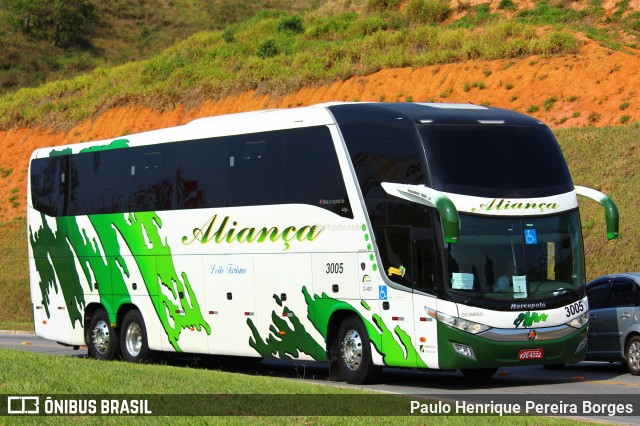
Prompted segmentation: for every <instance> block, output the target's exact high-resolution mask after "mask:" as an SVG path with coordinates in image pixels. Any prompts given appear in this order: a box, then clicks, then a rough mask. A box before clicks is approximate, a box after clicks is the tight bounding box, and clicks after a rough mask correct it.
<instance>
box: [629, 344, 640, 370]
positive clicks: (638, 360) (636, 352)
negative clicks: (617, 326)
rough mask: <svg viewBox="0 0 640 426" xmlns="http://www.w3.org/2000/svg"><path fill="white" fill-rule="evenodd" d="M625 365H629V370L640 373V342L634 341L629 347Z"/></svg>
mask: <svg viewBox="0 0 640 426" xmlns="http://www.w3.org/2000/svg"><path fill="white" fill-rule="evenodd" d="M627 364H628V365H629V370H632V371H640V342H638V341H634V342H631V344H630V345H629V350H628V351H627Z"/></svg>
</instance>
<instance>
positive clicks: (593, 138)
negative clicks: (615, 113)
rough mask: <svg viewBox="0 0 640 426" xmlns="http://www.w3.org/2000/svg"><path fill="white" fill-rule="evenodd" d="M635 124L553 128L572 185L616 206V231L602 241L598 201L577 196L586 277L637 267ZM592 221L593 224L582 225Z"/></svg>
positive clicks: (639, 180)
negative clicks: (615, 235) (610, 238)
mask: <svg viewBox="0 0 640 426" xmlns="http://www.w3.org/2000/svg"><path fill="white" fill-rule="evenodd" d="M639 131H640V124H638V123H632V124H627V125H623V126H615V127H604V128H597V129H596V128H593V127H587V128H582V129H561V130H557V131H555V133H556V136H557V137H558V140H559V141H560V146H561V148H562V151H563V153H564V155H565V157H566V159H567V163H568V164H569V169H570V171H571V175H572V177H573V182H574V183H575V184H576V185H582V186H587V187H590V188H594V189H597V190H600V191H602V192H605V193H606V194H607V195H609V196H610V197H611V198H612V199H613V200H614V201H615V203H616V204H617V206H618V210H619V212H620V237H619V238H618V239H617V240H613V241H607V239H606V233H605V224H604V212H603V211H602V207H600V205H599V204H597V203H595V202H593V201H591V200H587V199H583V198H580V209H581V211H580V214H581V218H582V223H583V236H584V245H585V256H586V269H587V279H589V280H591V279H594V278H596V277H598V276H600V275H604V274H609V273H615V272H631V271H640V259H638V256H637V253H639V252H640V238H638V236H639V235H640V216H639V214H638V210H637V199H638V197H637V188H640V173H638V171H639V170H638V169H639V167H640V166H639V164H640V161H639V160H640V150H639V149H637V147H636V146H635V145H634V144H633V143H632V142H631V141H634V140H635V135H637V134H638V132H639ZM589 223H593V224H594V225H593V226H592V227H586V226H585V225H588V224H589Z"/></svg>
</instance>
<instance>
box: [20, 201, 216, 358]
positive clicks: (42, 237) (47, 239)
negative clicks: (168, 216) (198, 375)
mask: <svg viewBox="0 0 640 426" xmlns="http://www.w3.org/2000/svg"><path fill="white" fill-rule="evenodd" d="M55 221H56V228H57V231H56V232H55V233H54V232H53V231H52V229H51V228H50V227H49V225H48V223H47V221H46V219H45V217H44V215H42V223H43V227H42V228H40V229H39V230H37V231H35V232H34V230H32V229H30V235H31V237H30V242H31V247H32V249H33V254H34V258H35V259H34V260H35V264H36V270H37V271H38V273H39V274H40V290H41V294H42V302H43V305H44V306H45V310H46V313H47V316H48V317H50V306H49V305H50V299H49V294H50V292H51V290H54V291H56V292H58V291H62V294H63V295H64V299H65V302H66V304H67V310H68V312H69V317H70V320H71V324H72V326H73V327H74V328H75V322H76V321H79V322H80V325H82V314H81V311H82V310H83V309H84V307H85V305H86V302H85V299H84V294H83V291H82V286H81V284H80V277H79V273H80V271H78V270H77V268H76V263H75V259H74V257H77V258H78V261H79V263H80V268H81V271H82V273H83V274H84V276H85V278H86V280H87V281H88V282H89V286H90V288H91V290H95V283H98V284H99V286H98V293H99V295H100V302H101V303H102V304H103V306H105V307H106V308H107V311H108V312H109V313H110V314H111V316H112V318H111V319H112V321H113V320H114V318H115V313H116V311H117V309H118V307H119V306H120V305H121V304H122V303H129V302H130V301H131V296H130V293H129V290H128V287H127V283H128V282H130V281H131V274H130V271H129V270H128V268H127V265H126V263H125V261H124V258H123V257H122V254H121V247H120V244H119V242H118V240H119V238H118V236H120V238H122V241H124V243H125V244H126V245H127V247H128V249H129V251H130V252H131V253H132V254H133V255H134V257H133V258H134V260H135V264H136V266H137V267H138V270H139V272H140V275H141V276H142V278H143V281H144V285H145V287H146V289H147V291H148V294H149V295H150V296H151V297H150V300H151V301H152V303H153V306H154V308H155V311H156V313H157V315H158V318H159V319H160V322H161V323H162V326H163V328H164V330H165V333H166V334H167V337H168V339H169V342H170V343H171V345H172V346H173V347H174V349H175V350H177V351H179V350H180V346H179V345H178V340H179V338H180V333H181V331H182V329H184V328H190V327H195V328H196V329H197V330H199V331H200V330H205V331H206V332H207V334H210V333H211V328H210V326H209V325H208V324H207V322H206V321H205V320H204V318H203V316H202V312H201V310H200V305H199V303H198V300H197V298H196V296H195V294H194V292H193V289H192V287H191V284H190V283H189V279H188V277H187V275H186V274H185V273H184V272H183V273H182V274H180V276H178V273H177V272H176V270H175V266H174V264H173V258H172V257H171V250H170V248H169V246H168V244H166V243H164V244H163V242H162V239H161V237H160V235H159V230H160V228H162V221H161V220H160V218H159V217H158V216H157V215H156V214H155V213H152V212H151V213H136V214H129V215H128V217H127V218H126V219H125V216H124V215H121V214H113V215H94V216H89V221H90V222H91V225H92V226H93V229H94V231H95V233H96V234H97V236H98V238H97V239H95V238H94V239H93V240H91V241H90V240H89V238H88V236H87V233H86V230H84V229H83V230H80V227H79V225H78V223H77V221H76V219H75V218H74V217H58V218H56V219H55ZM56 277H57V279H56ZM159 283H160V285H162V286H164V287H166V289H167V290H168V291H169V293H170V294H171V296H172V297H169V296H167V295H165V294H164V293H163V292H162V291H161V290H160V289H159V288H158V285H159ZM130 284H132V283H130ZM58 286H59V287H58ZM181 295H182V298H181V297H180V296H181ZM174 300H178V304H176V302H174ZM179 311H181V312H179ZM114 322H115V321H114Z"/></svg>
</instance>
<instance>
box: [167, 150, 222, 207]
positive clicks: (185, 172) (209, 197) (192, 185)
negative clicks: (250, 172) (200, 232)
mask: <svg viewBox="0 0 640 426" xmlns="http://www.w3.org/2000/svg"><path fill="white" fill-rule="evenodd" d="M176 145H177V146H176V151H177V152H176V163H177V167H176V208H177V209H197V208H206V207H224V206H225V205H226V203H227V168H228V167H229V159H228V155H227V141H226V140H225V139H222V138H218V139H208V140H198V141H190V142H182V143H178V144H176Z"/></svg>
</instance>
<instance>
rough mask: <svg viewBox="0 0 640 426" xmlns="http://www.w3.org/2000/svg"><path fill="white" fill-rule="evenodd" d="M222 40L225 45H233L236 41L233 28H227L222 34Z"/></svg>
mask: <svg viewBox="0 0 640 426" xmlns="http://www.w3.org/2000/svg"><path fill="white" fill-rule="evenodd" d="M222 40H224V41H225V42H226V43H233V42H234V41H236V32H235V31H234V29H233V28H227V29H225V30H224V31H223V32H222Z"/></svg>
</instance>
